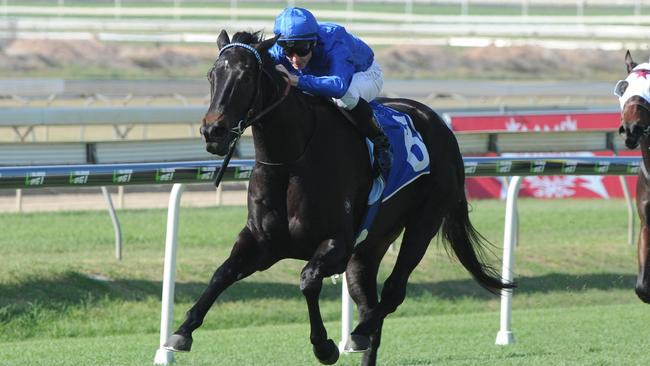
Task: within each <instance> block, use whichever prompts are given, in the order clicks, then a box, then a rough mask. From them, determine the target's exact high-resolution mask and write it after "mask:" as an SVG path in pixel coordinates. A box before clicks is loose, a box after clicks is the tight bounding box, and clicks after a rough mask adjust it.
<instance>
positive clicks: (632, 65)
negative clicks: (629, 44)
mask: <svg viewBox="0 0 650 366" xmlns="http://www.w3.org/2000/svg"><path fill="white" fill-rule="evenodd" d="M636 65H638V64H637V63H636V62H634V60H632V55H631V54H630V50H627V52H626V53H625V66H626V67H627V73H628V74H629V73H631V72H632V70H633V69H634V68H635V67H636Z"/></svg>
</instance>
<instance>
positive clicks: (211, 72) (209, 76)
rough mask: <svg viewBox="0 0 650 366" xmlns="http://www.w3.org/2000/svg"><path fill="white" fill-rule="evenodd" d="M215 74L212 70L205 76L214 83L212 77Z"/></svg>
mask: <svg viewBox="0 0 650 366" xmlns="http://www.w3.org/2000/svg"><path fill="white" fill-rule="evenodd" d="M213 72H214V69H210V70H209V71H208V73H207V74H206V75H205V76H206V77H207V78H208V81H209V82H212V81H213V80H214V77H213V76H212V74H213Z"/></svg>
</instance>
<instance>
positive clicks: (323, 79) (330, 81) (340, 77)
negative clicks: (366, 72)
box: [298, 45, 354, 99]
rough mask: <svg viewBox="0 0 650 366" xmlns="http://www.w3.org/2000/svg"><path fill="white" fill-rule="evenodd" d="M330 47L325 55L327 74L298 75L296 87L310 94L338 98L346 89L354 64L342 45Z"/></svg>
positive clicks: (352, 73)
mask: <svg viewBox="0 0 650 366" xmlns="http://www.w3.org/2000/svg"><path fill="white" fill-rule="evenodd" d="M340 46H341V47H338V48H334V49H332V50H331V51H330V52H329V53H328V54H327V55H326V57H327V63H328V66H329V70H328V72H327V74H328V75H324V76H315V75H305V74H303V75H300V77H299V78H298V89H301V90H304V91H307V92H309V93H311V94H315V95H322V96H325V97H329V98H336V99H340V98H341V97H343V95H345V93H346V92H347V91H348V87H349V86H350V81H351V80H352V75H354V65H353V64H352V62H351V61H350V59H351V58H350V56H349V51H348V50H347V48H346V47H345V46H343V45H340Z"/></svg>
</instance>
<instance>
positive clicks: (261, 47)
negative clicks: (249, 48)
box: [256, 35, 280, 53]
mask: <svg viewBox="0 0 650 366" xmlns="http://www.w3.org/2000/svg"><path fill="white" fill-rule="evenodd" d="M278 38H280V35H277V36H275V37H273V38H269V39H267V40H264V41H262V42H260V44H258V45H257V47H256V48H257V50H258V51H259V52H260V53H266V52H267V51H268V50H269V48H271V47H272V46H273V45H274V44H275V41H277V40H278Z"/></svg>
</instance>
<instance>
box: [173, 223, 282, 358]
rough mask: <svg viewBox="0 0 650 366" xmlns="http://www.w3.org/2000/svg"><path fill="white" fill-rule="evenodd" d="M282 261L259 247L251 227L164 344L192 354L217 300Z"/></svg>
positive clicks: (244, 232)
mask: <svg viewBox="0 0 650 366" xmlns="http://www.w3.org/2000/svg"><path fill="white" fill-rule="evenodd" d="M278 260H279V258H277V257H274V256H272V254H271V253H269V251H268V250H267V249H265V248H264V247H263V246H261V245H259V243H258V242H257V240H255V238H254V237H253V235H252V234H251V232H250V230H249V229H248V228H244V229H243V230H242V231H241V232H240V233H239V237H238V238H237V241H236V242H235V245H234V246H233V249H232V251H231V253H230V256H229V257H228V259H226V260H225V261H224V263H223V264H222V265H221V266H219V268H217V270H216V271H215V272H214V274H213V275H212V279H211V280H210V283H209V284H208V287H207V288H206V289H205V290H204V291H203V294H201V297H199V299H198V300H197V302H196V303H195V304H194V306H192V308H190V310H189V311H188V312H187V313H186V315H185V321H184V322H183V324H181V326H180V327H179V328H178V329H177V330H176V332H174V334H172V335H171V336H170V337H169V338H167V342H165V344H164V345H163V347H165V348H166V349H168V350H171V351H180V352H189V351H190V349H191V347H192V332H193V331H194V330H195V329H196V328H198V327H199V326H201V324H202V323H203V319H204V318H205V315H206V314H207V312H208V310H210V307H211V306H212V304H214V302H215V301H216V300H217V297H218V296H219V295H220V294H221V293H222V292H223V291H224V290H225V289H226V288H228V287H229V286H230V285H232V284H233V283H235V282H236V281H239V280H241V279H243V278H245V277H247V276H249V275H251V274H252V273H253V272H255V271H257V270H262V269H266V268H268V267H270V266H271V265H272V264H273V263H275V262H277V261H278Z"/></svg>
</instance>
